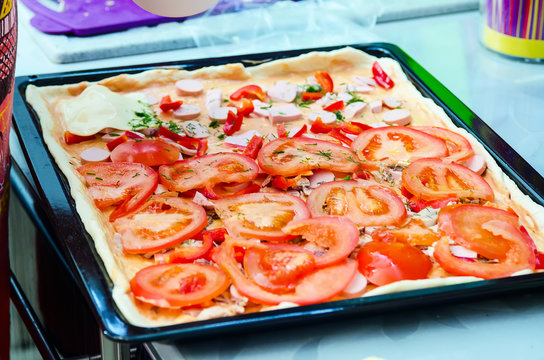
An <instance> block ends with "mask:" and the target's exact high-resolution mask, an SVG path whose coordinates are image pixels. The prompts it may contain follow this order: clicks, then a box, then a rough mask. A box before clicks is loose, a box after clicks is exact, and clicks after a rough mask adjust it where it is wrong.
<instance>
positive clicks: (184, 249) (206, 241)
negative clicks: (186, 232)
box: [167, 234, 213, 263]
mask: <svg viewBox="0 0 544 360" xmlns="http://www.w3.org/2000/svg"><path fill="white" fill-rule="evenodd" d="M212 247H213V238H212V235H211V234H203V236H202V245H201V246H181V247H178V248H175V249H174V250H172V252H171V253H169V254H168V257H167V258H168V262H169V263H187V262H193V261H194V260H196V259H199V258H201V257H204V256H205V255H206V254H207V253H208V252H209V251H210V250H211V249H212Z"/></svg>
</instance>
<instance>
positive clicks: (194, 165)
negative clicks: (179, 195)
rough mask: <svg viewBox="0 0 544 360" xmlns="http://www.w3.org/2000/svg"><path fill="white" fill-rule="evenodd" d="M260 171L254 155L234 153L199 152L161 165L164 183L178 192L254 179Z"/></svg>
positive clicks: (161, 175) (160, 170)
mask: <svg viewBox="0 0 544 360" xmlns="http://www.w3.org/2000/svg"><path fill="white" fill-rule="evenodd" d="M258 173H259V166H258V165H257V164H256V163H255V161H254V160H253V159H252V158H250V157H247V156H244V155H241V154H234V153H217V154H212V155H206V156H200V157H195V158H192V159H187V160H182V161H178V162H176V163H175V164H173V165H163V166H161V167H160V168H159V174H160V182H161V184H163V185H164V186H166V187H167V188H168V189H169V190H172V191H179V192H185V191H189V190H191V189H198V188H205V187H206V188H212V187H213V186H214V185H215V184H218V183H220V182H226V183H242V182H247V181H253V180H255V178H256V177H257V175H258Z"/></svg>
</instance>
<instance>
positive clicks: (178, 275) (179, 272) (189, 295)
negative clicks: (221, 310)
mask: <svg viewBox="0 0 544 360" xmlns="http://www.w3.org/2000/svg"><path fill="white" fill-rule="evenodd" d="M229 285H230V281H229V278H228V277H227V276H226V275H225V273H224V272H223V271H221V270H220V269H218V268H216V267H215V266H211V265H201V264H163V265H152V266H149V267H146V268H143V269H142V270H140V271H138V272H137V273H136V275H135V276H134V278H133V279H132V280H131V281H130V289H131V291H132V293H133V294H134V296H135V297H136V298H137V299H138V300H140V301H143V302H146V303H149V304H152V305H155V306H158V307H165V308H181V307H186V306H192V305H198V304H202V303H205V302H207V301H210V300H212V299H213V298H215V297H217V296H219V295H221V294H222V293H223V292H224V291H225V290H226V289H227V288H228V287H229Z"/></svg>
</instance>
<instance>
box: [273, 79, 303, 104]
mask: <svg viewBox="0 0 544 360" xmlns="http://www.w3.org/2000/svg"><path fill="white" fill-rule="evenodd" d="M268 96H269V97H270V99H272V100H273V101H278V102H286V103H290V102H293V101H294V100H295V97H296V96H297V86H296V85H295V84H291V83H289V82H288V81H283V80H282V81H278V82H276V83H275V84H274V85H272V86H271V87H270V88H269V89H268Z"/></svg>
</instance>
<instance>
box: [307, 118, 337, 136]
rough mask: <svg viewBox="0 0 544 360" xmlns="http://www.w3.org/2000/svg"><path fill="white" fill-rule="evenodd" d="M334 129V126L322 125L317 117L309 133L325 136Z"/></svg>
mask: <svg viewBox="0 0 544 360" xmlns="http://www.w3.org/2000/svg"><path fill="white" fill-rule="evenodd" d="M334 129H336V125H334V124H324V123H323V121H321V118H320V117H318V118H317V119H316V120H315V122H314V123H313V124H312V126H311V127H310V131H311V132H313V133H314V134H326V133H328V132H330V131H332V130H334Z"/></svg>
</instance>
